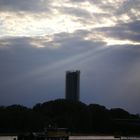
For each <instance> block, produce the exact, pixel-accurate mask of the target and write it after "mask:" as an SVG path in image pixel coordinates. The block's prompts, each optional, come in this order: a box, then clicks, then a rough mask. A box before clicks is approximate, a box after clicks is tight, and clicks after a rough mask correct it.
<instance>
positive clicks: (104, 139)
mask: <svg viewBox="0 0 140 140" xmlns="http://www.w3.org/2000/svg"><path fill="white" fill-rule="evenodd" d="M14 139H15V140H17V136H0V140H14ZM69 140H120V138H114V136H70V137H69ZM121 140H140V137H128V138H127V137H121Z"/></svg>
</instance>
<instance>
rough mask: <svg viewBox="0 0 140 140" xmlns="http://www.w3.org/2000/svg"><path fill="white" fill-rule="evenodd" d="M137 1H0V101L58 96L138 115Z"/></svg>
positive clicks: (139, 14) (24, 102)
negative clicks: (72, 87) (68, 90)
mask: <svg viewBox="0 0 140 140" xmlns="http://www.w3.org/2000/svg"><path fill="white" fill-rule="evenodd" d="M139 9H140V0H0V105H11V104H22V105H25V106H29V107H31V106H33V105H35V104H36V103H38V102H44V101H49V100H54V99H57V98H64V94H65V72H66V70H80V71H81V75H80V79H81V81H80V82H81V84H80V90H81V94H80V100H81V101H82V102H84V103H86V104H90V103H97V104H101V105H105V106H106V107H107V108H119V107H120V108H124V109H126V110H127V111H129V112H132V113H140V10H139Z"/></svg>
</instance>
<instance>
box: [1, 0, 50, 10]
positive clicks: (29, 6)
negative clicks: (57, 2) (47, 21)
mask: <svg viewBox="0 0 140 140" xmlns="http://www.w3.org/2000/svg"><path fill="white" fill-rule="evenodd" d="M49 3H50V1H49V0H35V1H34V0H28V1H19V0H10V1H9V0H0V9H1V10H0V11H11V12H20V11H21V12H42V11H48V10H49Z"/></svg>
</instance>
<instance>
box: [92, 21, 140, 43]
mask: <svg viewBox="0 0 140 140" xmlns="http://www.w3.org/2000/svg"><path fill="white" fill-rule="evenodd" d="M139 23H140V21H139V20H136V21H133V22H129V23H122V24H117V25H116V26H113V27H102V28H97V29H94V30H93V32H94V33H97V34H98V33H102V34H103V36H106V37H111V38H115V39H119V40H130V41H134V42H139V41H140V24H139Z"/></svg>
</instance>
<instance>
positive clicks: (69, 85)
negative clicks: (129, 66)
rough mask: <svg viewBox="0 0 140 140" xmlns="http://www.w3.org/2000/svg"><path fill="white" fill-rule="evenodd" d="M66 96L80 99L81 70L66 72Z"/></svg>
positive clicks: (68, 98) (73, 99) (75, 99)
mask: <svg viewBox="0 0 140 140" xmlns="http://www.w3.org/2000/svg"><path fill="white" fill-rule="evenodd" d="M65 90H66V91H65V92H66V93H65V98H66V99H67V100H72V101H79V96H80V95H79V93H80V71H67V72H66V89H65Z"/></svg>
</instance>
